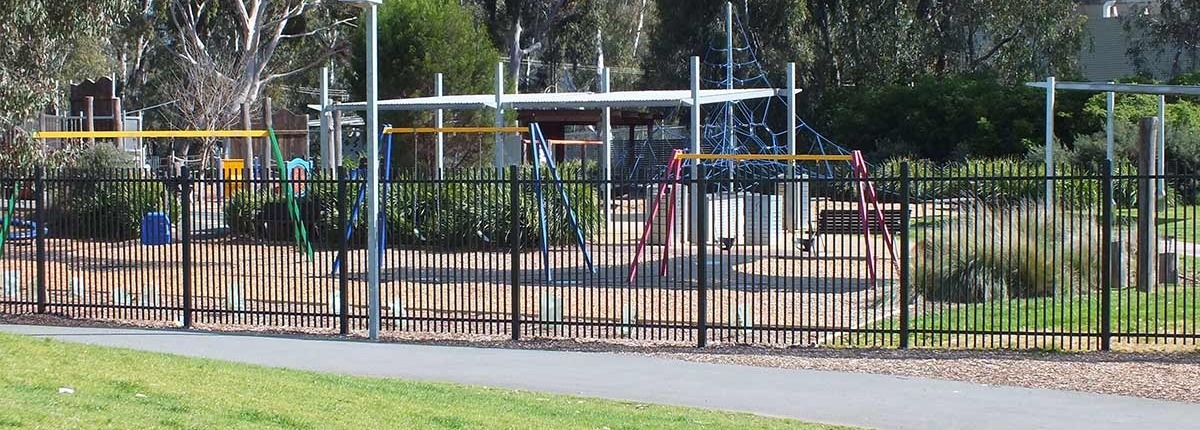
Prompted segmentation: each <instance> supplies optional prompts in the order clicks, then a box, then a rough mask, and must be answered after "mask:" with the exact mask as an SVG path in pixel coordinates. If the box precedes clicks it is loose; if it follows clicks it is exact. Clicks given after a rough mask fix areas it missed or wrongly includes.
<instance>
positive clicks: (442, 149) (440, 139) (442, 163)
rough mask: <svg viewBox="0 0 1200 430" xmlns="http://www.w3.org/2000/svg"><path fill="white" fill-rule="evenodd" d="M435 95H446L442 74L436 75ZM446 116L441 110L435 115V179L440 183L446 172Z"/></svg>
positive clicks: (434, 79)
mask: <svg viewBox="0 0 1200 430" xmlns="http://www.w3.org/2000/svg"><path fill="white" fill-rule="evenodd" d="M433 94H434V95H436V96H438V97H441V96H442V95H444V92H443V87H442V74H441V73H438V74H437V75H434V78H433ZM444 115H445V111H443V110H442V109H440V108H439V109H438V110H437V112H436V113H435V114H434V127H437V128H438V132H437V155H435V157H436V158H437V160H436V161H437V162H436V164H437V172H436V173H434V177H435V178H437V180H439V181H440V180H442V178H443V175H444V173H443V172H445V170H446V135H445V133H442V124H443V123H444V121H445V116H444Z"/></svg>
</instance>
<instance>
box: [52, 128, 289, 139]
mask: <svg viewBox="0 0 1200 430" xmlns="http://www.w3.org/2000/svg"><path fill="white" fill-rule="evenodd" d="M132 137H144V138H168V137H179V138H186V137H192V138H196V137H267V131H266V130H130V131H39V132H37V133H34V134H33V138H34V139H88V138H95V139H117V138H132Z"/></svg>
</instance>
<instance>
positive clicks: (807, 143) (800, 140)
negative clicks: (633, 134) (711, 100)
mask: <svg viewBox="0 0 1200 430" xmlns="http://www.w3.org/2000/svg"><path fill="white" fill-rule="evenodd" d="M733 27H734V46H733V47H732V49H733V51H734V52H733V63H732V73H730V66H729V64H728V63H727V57H726V54H727V52H728V50H729V48H726V47H711V46H710V47H709V49H708V50H707V51H706V52H705V54H704V55H703V56H701V68H709V69H717V70H719V71H720V72H721V73H720V74H718V75H717V76H720V77H721V78H720V79H715V80H714V79H704V78H702V81H701V86H702V87H704V88H729V87H730V86H732V87H733V88H773V86H772V85H771V81H770V79H769V78H768V77H767V74H766V72H765V71H764V70H763V68H762V65H761V63H760V62H759V60H758V55H757V53H756V52H755V51H754V49H753V46H752V45H751V44H750V40H749V37H748V35H747V33H746V31H745V27H744V26H743V24H742V22H741V17H740V16H739V15H738V14H737V13H736V12H734V25H733ZM701 76H713V75H706V74H703V73H702V74H701ZM731 84H732V85H731ZM680 111H681V109H680V108H676V109H675V110H674V111H672V112H671V113H670V114H669V115H668V116H667V117H666V119H664V121H663V122H664V123H666V122H667V119H671V118H676V117H677V115H678V114H679V112H680ZM786 114H787V100H786V99H785V98H784V97H780V96H776V97H770V98H764V99H757V100H746V101H741V102H730V103H726V104H725V105H723V106H721V108H720V109H707V112H706V115H705V117H704V118H703V119H702V124H701V133H702V135H701V144H700V146H701V149H702V150H703V151H705V152H707V153H713V154H779V155H784V154H787V153H788V148H787V129H786V128H787V126H786V125H785V124H786V118H785V117H784V115H786ZM659 130H660V132H659V133H656V135H657V136H647V139H646V140H645V141H643V142H642V145H643V148H642V149H643V150H642V151H641V154H640V155H639V159H637V160H636V161H635V163H637V164H643V163H645V164H646V167H650V166H654V167H652V168H653V169H654V171H655V179H656V178H660V177H661V175H662V174H663V171H664V169H665V166H666V165H667V159H668V158H669V157H670V156H671V151H672V150H673V149H675V148H666V147H662V145H652V143H653V142H654V141H656V140H657V141H659V142H661V141H664V140H665V141H684V142H686V141H687V134H686V133H687V131H686V130H680V129H678V128H675V129H672V128H667V127H659ZM655 137H657V139H655ZM796 151H797V153H800V154H823V155H846V154H849V153H850V151H848V150H846V149H845V148H843V147H841V146H839V145H837V144H836V143H834V142H833V141H831V140H829V139H828V138H826V137H825V136H824V135H822V134H821V133H820V132H819V131H817V130H816V129H814V128H812V127H811V126H810V125H809V124H808V123H807V122H806V121H804V119H803V118H800V117H799V116H797V118H796ZM805 151H807V152H805ZM703 163H704V165H705V166H706V172H707V178H708V179H720V178H730V177H731V176H732V177H735V178H738V179H768V178H778V177H780V176H783V175H785V174H786V173H787V169H788V168H789V163H787V162H782V161H771V160H753V161H736V162H735V161H729V160H712V161H704V162H703ZM841 164H844V163H838V162H828V161H821V162H797V163H796V175H802V174H806V175H808V176H809V177H814V178H833V177H835V176H837V175H838V174H839V172H841V175H842V176H844V175H845V172H847V171H848V165H844V166H843V165H841ZM635 171H637V168H636V164H635V168H634V169H631V170H630V175H631V176H632V175H633V172H635ZM724 186H726V187H729V186H732V187H738V186H739V185H736V184H734V183H730V184H725V185H724Z"/></svg>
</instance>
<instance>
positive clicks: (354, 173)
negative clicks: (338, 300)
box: [333, 169, 367, 275]
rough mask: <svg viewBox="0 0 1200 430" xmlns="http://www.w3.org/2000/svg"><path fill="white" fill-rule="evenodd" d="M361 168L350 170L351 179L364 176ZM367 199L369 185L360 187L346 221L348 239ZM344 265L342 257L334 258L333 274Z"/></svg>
mask: <svg viewBox="0 0 1200 430" xmlns="http://www.w3.org/2000/svg"><path fill="white" fill-rule="evenodd" d="M361 172H362V171H361V170H360V169H354V170H351V171H350V180H354V179H358V178H359V177H361V176H362V173H361ZM366 199H367V187H358V197H356V198H355V199H354V208H353V209H351V211H350V219H348V220H347V221H346V240H347V241H349V240H350V236H351V235H353V234H354V223H355V222H356V221H357V220H358V211H359V209H361V208H362V204H363V200H366ZM341 267H342V260H341V258H336V257H335V258H334V260H333V274H335V275H336V274H338V273H340V272H338V270H340V269H341Z"/></svg>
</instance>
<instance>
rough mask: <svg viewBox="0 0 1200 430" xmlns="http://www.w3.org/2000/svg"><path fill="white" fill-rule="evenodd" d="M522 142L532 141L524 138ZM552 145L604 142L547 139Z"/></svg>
mask: <svg viewBox="0 0 1200 430" xmlns="http://www.w3.org/2000/svg"><path fill="white" fill-rule="evenodd" d="M521 142H523V143H526V144H528V143H530V141H529V139H524V140H522V141H521ZM546 142H549V143H550V144H551V145H599V144H602V143H604V142H602V141H599V140H574V139H546Z"/></svg>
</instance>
